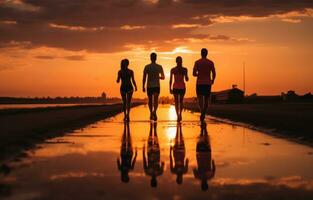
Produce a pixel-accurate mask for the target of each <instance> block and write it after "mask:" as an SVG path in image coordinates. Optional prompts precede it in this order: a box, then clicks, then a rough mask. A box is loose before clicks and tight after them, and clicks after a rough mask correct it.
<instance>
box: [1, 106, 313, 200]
mask: <svg viewBox="0 0 313 200" xmlns="http://www.w3.org/2000/svg"><path fill="white" fill-rule="evenodd" d="M158 113H159V115H158V117H159V121H158V122H157V123H153V124H151V123H150V121H147V116H149V115H148V108H147V107H145V106H140V107H137V108H134V109H133V110H132V113H131V116H132V121H131V122H130V123H129V124H128V125H127V124H124V123H123V122H122V119H123V116H122V115H117V116H116V117H114V118H110V119H108V120H104V121H99V122H97V123H96V124H92V125H90V126H88V127H85V128H84V129H80V130H76V131H74V132H72V133H69V134H67V135H66V136H64V137H59V138H55V139H52V140H50V141H48V142H46V143H43V144H41V145H40V147H41V148H38V149H36V150H34V151H31V152H28V155H29V157H28V158H26V159H24V160H23V161H21V162H17V163H14V165H15V166H16V167H15V169H14V170H13V171H12V172H11V173H10V174H9V175H7V176H5V177H3V178H2V179H1V180H0V188H2V189H0V198H4V199H99V198H101V199H113V198H114V199H208V198H211V199H313V170H312V166H313V156H312V155H311V154H310V152H312V151H313V149H312V148H310V147H307V146H303V145H300V144H296V143H293V142H290V141H286V140H283V139H280V138H275V137H272V136H269V135H266V134H263V133H261V132H258V131H254V130H251V129H247V128H244V127H239V126H235V125H229V124H225V123H219V122H216V121H211V120H209V119H207V121H206V126H201V125H200V124H199V122H198V118H199V117H198V116H197V115H195V114H192V113H189V112H184V113H183V117H184V121H183V122H182V123H181V124H177V123H176V122H175V120H176V115H175V110H174V107H173V106H161V107H160V108H159V110H158Z"/></svg>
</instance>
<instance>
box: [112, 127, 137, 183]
mask: <svg viewBox="0 0 313 200" xmlns="http://www.w3.org/2000/svg"><path fill="white" fill-rule="evenodd" d="M136 158H137V148H136V151H135V156H134V153H133V145H132V140H131V135H130V130H129V123H124V132H123V136H122V145H121V159H120V158H118V159H117V168H118V170H120V171H121V180H122V182H124V183H128V182H129V171H131V170H133V169H134V167H135V162H136Z"/></svg>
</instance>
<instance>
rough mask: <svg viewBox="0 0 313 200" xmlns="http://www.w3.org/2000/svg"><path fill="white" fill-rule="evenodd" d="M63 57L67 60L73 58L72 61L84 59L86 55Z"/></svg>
mask: <svg viewBox="0 0 313 200" xmlns="http://www.w3.org/2000/svg"><path fill="white" fill-rule="evenodd" d="M63 58H65V59H66V60H71V61H82V60H85V56H84V55H72V56H65V57H63Z"/></svg>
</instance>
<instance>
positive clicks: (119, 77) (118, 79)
mask: <svg viewBox="0 0 313 200" xmlns="http://www.w3.org/2000/svg"><path fill="white" fill-rule="evenodd" d="M120 80H121V73H120V71H118V73H117V79H116V82H117V83H119V82H120Z"/></svg>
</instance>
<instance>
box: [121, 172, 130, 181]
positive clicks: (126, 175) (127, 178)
mask: <svg viewBox="0 0 313 200" xmlns="http://www.w3.org/2000/svg"><path fill="white" fill-rule="evenodd" d="M121 181H122V182H123V183H128V182H129V176H128V172H122V173H121Z"/></svg>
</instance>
